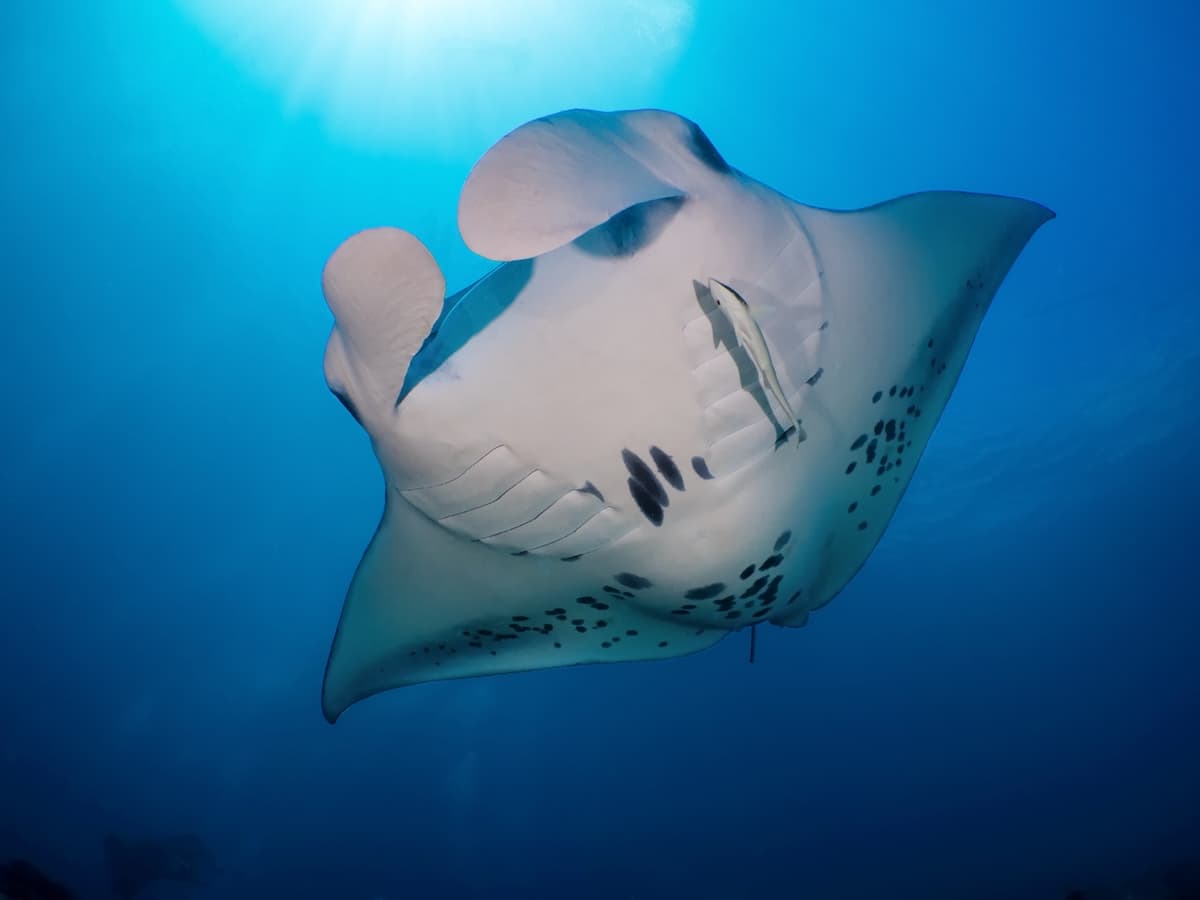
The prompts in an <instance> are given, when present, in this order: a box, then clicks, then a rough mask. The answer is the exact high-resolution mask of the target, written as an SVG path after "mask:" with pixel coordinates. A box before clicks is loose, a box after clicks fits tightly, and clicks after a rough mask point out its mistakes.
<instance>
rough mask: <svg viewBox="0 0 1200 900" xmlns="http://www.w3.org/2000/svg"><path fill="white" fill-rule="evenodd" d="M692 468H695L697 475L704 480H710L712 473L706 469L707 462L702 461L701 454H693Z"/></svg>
mask: <svg viewBox="0 0 1200 900" xmlns="http://www.w3.org/2000/svg"><path fill="white" fill-rule="evenodd" d="M692 468H693V469H695V470H696V474H697V475H699V476H700V477H701V478H703V479H704V480H705V481H711V480H712V477H713V474H712V472H710V471H708V463H706V462H705V461H704V457H703V456H693V457H692Z"/></svg>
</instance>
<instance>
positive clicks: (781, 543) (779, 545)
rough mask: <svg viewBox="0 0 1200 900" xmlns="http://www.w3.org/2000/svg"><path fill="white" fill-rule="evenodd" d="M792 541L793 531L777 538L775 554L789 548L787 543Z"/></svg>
mask: <svg viewBox="0 0 1200 900" xmlns="http://www.w3.org/2000/svg"><path fill="white" fill-rule="evenodd" d="M791 539H792V533H791V531H785V532H783V534H781V535H779V537H777V538H775V552H776V553H778V552H779V551H780V550H782V549H783V548H784V547H786V546H787V542H788V541H790V540H791Z"/></svg>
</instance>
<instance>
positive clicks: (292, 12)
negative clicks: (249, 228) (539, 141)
mask: <svg viewBox="0 0 1200 900" xmlns="http://www.w3.org/2000/svg"><path fill="white" fill-rule="evenodd" d="M180 2H181V3H183V4H184V6H185V7H186V8H187V9H188V10H189V11H190V13H191V14H192V16H193V18H194V19H195V21H196V22H197V23H198V24H199V25H200V26H201V27H202V28H204V29H205V30H206V32H207V33H208V34H210V35H211V36H212V38H213V39H214V40H216V41H218V42H219V43H220V44H221V45H223V46H225V47H227V48H229V49H230V51H231V52H232V53H233V54H234V56H235V57H236V58H237V59H238V60H239V62H240V64H241V65H242V66H244V67H245V68H246V69H247V70H248V71H249V72H250V73H252V75H253V76H254V77H256V78H258V79H261V80H262V81H263V82H264V83H266V84H269V85H270V86H271V87H272V88H273V89H275V90H278V91H279V92H280V93H281V95H282V97H283V102H285V103H286V105H287V107H288V109H289V110H290V112H291V113H292V114H293V115H296V116H306V115H312V116H315V117H317V119H318V120H319V121H320V122H321V124H322V126H323V127H325V128H328V129H330V130H331V132H332V133H334V134H335V135H336V136H337V137H338V138H339V139H340V140H345V141H351V142H355V143H359V144H365V145H368V146H372V147H379V148H385V149H396V148H407V149H420V150H425V151H427V150H430V149H434V150H440V151H443V152H448V151H449V150H450V149H451V148H461V147H463V138H464V134H465V135H472V134H473V135H475V136H476V139H477V140H478V141H479V142H480V143H481V145H482V144H486V143H488V142H490V141H491V140H493V139H494V138H495V137H496V136H497V135H498V134H499V133H502V132H503V131H504V130H506V128H507V127H508V126H510V125H511V123H512V122H514V121H522V120H524V119H527V118H530V117H531V116H534V115H539V114H540V113H542V112H543V111H545V110H547V109H559V108H564V107H572V106H593V107H602V108H603V107H609V108H612V107H621V106H638V105H642V101H643V98H644V97H645V96H646V92H647V91H653V89H655V88H656V87H657V86H658V85H659V83H660V82H661V81H662V80H663V79H664V77H665V76H666V74H667V73H668V72H669V70H670V69H671V67H672V65H673V64H674V63H675V62H676V61H677V60H678V58H679V56H680V54H681V53H682V51H683V48H684V46H685V45H686V43H687V40H688V36H689V34H690V33H691V29H692V22H693V0H608V2H605V3H595V2H592V3H562V2H559V0H511V2H507V3H497V2H494V0H437V2H433V0H337V2H334V0H257V2H255V3H253V4H248V3H243V2H241V0H180Z"/></svg>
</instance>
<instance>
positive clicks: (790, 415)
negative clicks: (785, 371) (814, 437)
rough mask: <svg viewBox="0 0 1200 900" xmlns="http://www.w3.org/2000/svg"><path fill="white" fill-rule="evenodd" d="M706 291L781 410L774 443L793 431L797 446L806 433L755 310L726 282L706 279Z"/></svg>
mask: <svg viewBox="0 0 1200 900" xmlns="http://www.w3.org/2000/svg"><path fill="white" fill-rule="evenodd" d="M708 290H709V292H710V293H711V294H712V297H713V300H714V301H715V302H716V304H717V308H718V309H720V310H721V312H723V313H724V314H725V317H726V318H727V319H728V320H729V324H730V325H731V326H733V330H734V333H735V334H736V335H737V338H738V343H739V344H741V346H742V349H743V350H745V351H746V354H747V355H748V356H749V357H750V360H751V361H752V362H753V363H754V365H755V367H756V368H757V369H758V374H759V380H760V381H761V382H762V384H763V387H765V388H766V389H767V394H768V396H771V397H774V398H775V402H776V403H777V404H778V405H779V407H780V408H781V409H782V410H783V415H784V418H783V423H782V434H781V435H780V438H779V439H778V440H777V441H776V446H778V445H779V444H780V443H784V442H786V440H787V438H788V437H789V436H790V435H791V433H792V431H793V430H794V431H795V433H796V446H797V447H798V446H800V444H802V443H803V442H804V441H805V439H806V438H807V437H808V435H807V434H806V433H805V431H804V426H803V425H802V424H801V423H800V420H799V419H798V418H796V414H795V413H794V412H792V405H791V404H790V403H788V399H787V394H785V393H784V391H783V385H782V384H780V382H779V373H778V372H777V371H776V370H775V363H774V361H772V359H771V350H770V348H769V347H768V346H767V339H766V338H765V337H764V336H763V333H762V329H761V328H760V327H759V326H758V322H757V321H756V320H755V318H754V313H753V312H752V311H751V310H750V304H749V303H747V302H746V300H745V298H743V297H742V295H741V294H739V293H738V292H737V291H735V290H734V289H733V288H731V287H730V286H729V285H727V284H725V283H724V282H721V281H718V280H717V279H715V278H710V279H709V280H708Z"/></svg>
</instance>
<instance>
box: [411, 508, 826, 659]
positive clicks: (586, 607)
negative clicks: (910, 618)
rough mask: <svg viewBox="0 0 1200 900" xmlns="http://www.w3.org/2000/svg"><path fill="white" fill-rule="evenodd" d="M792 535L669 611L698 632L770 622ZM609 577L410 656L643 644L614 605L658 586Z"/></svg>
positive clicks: (687, 594)
mask: <svg viewBox="0 0 1200 900" xmlns="http://www.w3.org/2000/svg"><path fill="white" fill-rule="evenodd" d="M791 539H792V533H791V531H790V530H788V531H784V532H782V533H781V534H779V536H778V537H776V539H775V541H774V542H773V544H772V546H771V551H772V552H771V553H770V554H768V555H767V556H766V557H765V558H763V560H762V561H761V562H757V563H749V564H747V565H746V566H744V567H743V568H742V569H741V571H740V574H739V575H738V582H737V583H735V584H732V585H730V584H727V583H725V582H723V581H714V582H710V583H708V584H702V585H697V586H695V587H692V588H688V589H687V590H686V591H684V594H683V597H682V598H681V600H682V602H680V603H679V605H678V606H676V607H675V608H673V609H671V610H669V614H670V615H671V616H672V617H674V618H675V619H676V620H678V621H680V624H682V623H683V622H684V621H686V620H687V619H688V618H689V617H692V618H694V617H699V618H700V620H701V621H700V622H699V623H697V624H696V625H693V626H692V627H694V628H695V634H696V635H701V634H703V633H704V632H705V631H706V630H708V628H709V627H712V626H713V625H714V621H713V620H714V619H717V620H719V621H720V627H721V628H723V629H732V628H738V627H741V626H744V625H747V624H751V625H752V624H754V623H755V622H759V621H762V620H764V619H765V618H766V617H767V616H769V615H770V614H771V611H772V610H773V609H776V608H778V606H779V599H780V589H781V587H782V584H783V580H784V577H785V576H784V575H783V574H782V573H775V572H772V571H771V570H773V569H776V568H778V567H779V566H780V565H782V563H783V561H784V556H785V554H786V552H787V547H788V545H789V544H790V543H791ZM751 579H753V580H751ZM610 581H611V583H608V584H603V585H601V586H600V590H599V591H595V592H593V593H592V594H587V595H584V596H580V597H574V598H572V599H571V600H569V601H567V602H564V603H562V604H561V605H559V606H553V607H549V608H547V609H544V610H542V611H541V612H540V613H528V614H518V615H512V616H509V617H507V618H500V619H496V620H494V621H488V622H485V623H483V624H476V625H474V626H471V627H465V628H462V629H461V630H459V631H458V632H456V633H455V634H453V635H447V636H446V637H445V638H444V639H441V640H437V641H432V642H430V643H428V644H426V645H424V646H422V647H420V648H417V649H412V650H410V651H409V654H408V655H409V657H410V658H414V657H426V658H428V659H427V660H425V661H426V662H432V663H433V665H434V666H441V665H442V663H443V662H444V661H446V660H448V659H450V658H451V657H455V656H458V655H459V654H464V655H470V654H487V655H489V656H497V655H498V654H499V653H500V652H502V651H503V650H504V648H506V647H520V646H523V645H525V644H527V643H528V642H529V641H534V642H536V643H538V644H542V645H543V646H545V647H547V648H553V649H556V650H558V649H562V647H563V642H564V640H565V638H564V637H563V635H564V634H565V635H567V636H568V637H570V638H571V640H572V641H573V642H574V643H575V646H579V642H580V641H581V640H582V641H583V642H584V644H585V646H587V647H590V648H591V649H593V650H596V649H599V650H610V649H612V648H613V647H615V646H617V645H619V644H621V643H622V641H625V642H630V641H637V640H639V639H641V640H643V641H644V640H645V637H644V636H643V635H641V634H640V633H639V632H638V631H637V629H634V628H621V627H620V626H619V625H618V624H617V623H616V620H617V618H618V617H619V615H620V612H621V610H620V608H617V609H614V608H613V604H614V603H617V601H618V600H633V599H635V598H636V597H637V596H638V595H637V592H638V591H647V590H651V589H653V588H654V584H653V582H652V581H651V580H650V579H649V578H647V577H645V576H644V575H640V574H638V573H637V572H616V573H614V574H613V576H612V578H611V580H610ZM801 595H802V591H801V590H795V591H793V592H792V593H791V595H790V596H789V597H788V600H787V604H786V605H791V604H793V603H795V602H796V601H797V600H798V599H799V598H800V597H801ZM643 646H644V645H643ZM655 646H656V647H657V648H658V649H665V648H667V647H668V646H670V641H666V640H662V641H657V642H656V644H655Z"/></svg>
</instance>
